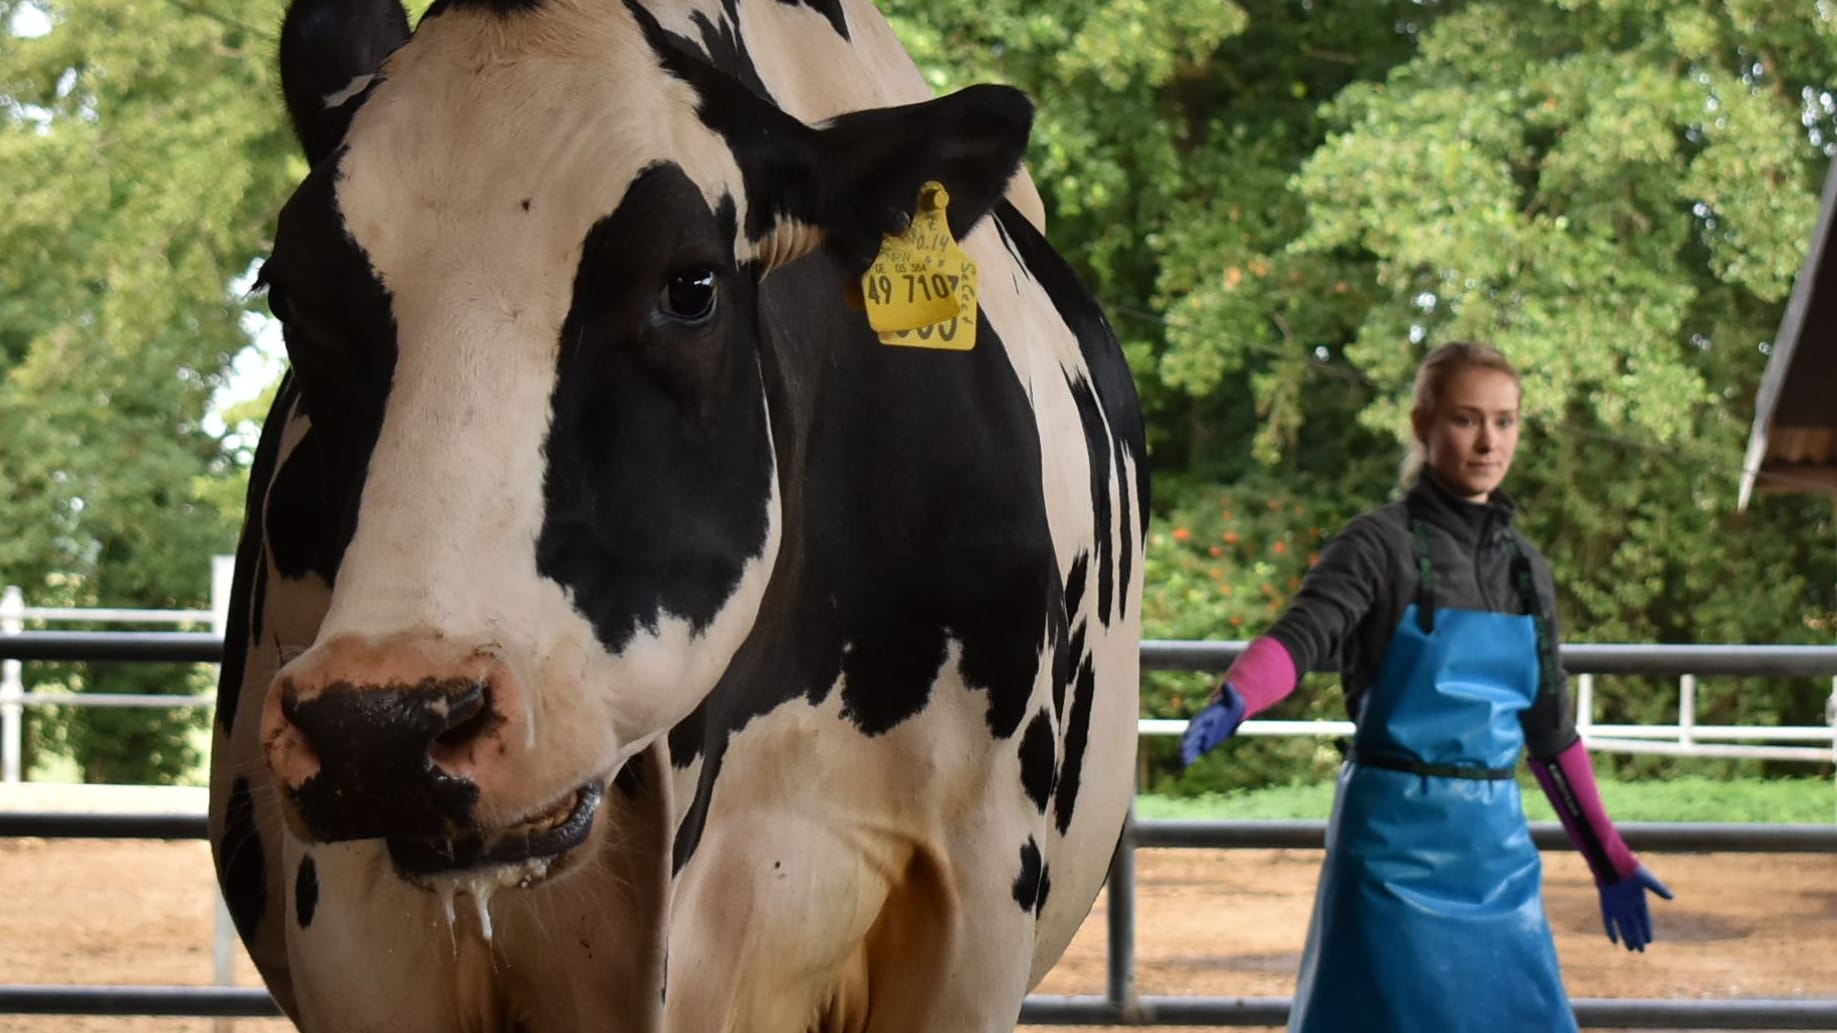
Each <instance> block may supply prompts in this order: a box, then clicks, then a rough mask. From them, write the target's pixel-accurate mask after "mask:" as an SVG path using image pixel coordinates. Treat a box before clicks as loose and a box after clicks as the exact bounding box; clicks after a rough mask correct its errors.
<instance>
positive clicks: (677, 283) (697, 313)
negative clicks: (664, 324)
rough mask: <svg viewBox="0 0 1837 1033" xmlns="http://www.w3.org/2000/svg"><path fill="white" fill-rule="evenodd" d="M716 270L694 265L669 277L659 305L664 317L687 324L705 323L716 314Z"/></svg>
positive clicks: (659, 299) (707, 266) (706, 266)
mask: <svg viewBox="0 0 1837 1033" xmlns="http://www.w3.org/2000/svg"><path fill="white" fill-rule="evenodd" d="M714 287H715V274H714V267H713V266H709V265H698V266H691V267H690V268H688V269H683V270H681V271H679V272H677V273H675V274H674V275H672V276H671V277H670V282H669V283H667V284H665V285H664V288H663V293H662V296H661V297H660V298H658V304H659V305H660V306H661V308H662V309H663V314H664V315H666V316H668V317H670V318H671V319H675V320H680V321H681V322H684V323H701V322H705V321H706V320H707V319H708V317H710V316H712V315H714V296H715V292H714Z"/></svg>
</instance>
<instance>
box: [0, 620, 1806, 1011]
mask: <svg viewBox="0 0 1837 1033" xmlns="http://www.w3.org/2000/svg"><path fill="white" fill-rule="evenodd" d="M1243 646H1244V644H1243V643H1221V642H1147V643H1144V644H1143V647H1142V666H1143V668H1144V669H1146V670H1222V669H1223V668H1225V667H1226V666H1228V665H1229V663H1230V661H1231V660H1232V659H1233V658H1234V657H1235V656H1236V655H1237V653H1238V652H1240V651H1241V650H1242V649H1243ZM220 656H221V642H220V640H219V638H218V636H216V635H213V634H207V633H184V632H164V633H161V632H140V633H125V634H124V633H96V632H24V631H21V632H18V633H15V634H3V635H0V659H6V660H9V661H23V660H98V659H107V660H113V661H137V660H151V661H197V662H211V661H215V660H217V659H219V657H220ZM1562 658H1563V662H1564V666H1565V667H1566V668H1567V669H1568V670H1569V671H1570V672H1571V673H1574V674H1578V675H1593V674H1647V675H1678V676H1686V675H1695V674H1717V675H1769V676H1788V675H1790V676H1826V675H1837V647H1828V646H1773V647H1767V646H1664V645H1586V644H1575V645H1569V646H1565V647H1563V652H1562ZM153 698H154V699H157V700H159V701H160V702H161V703H162V704H164V705H173V704H174V703H178V704H179V705H205V704H208V703H209V702H210V700H209V699H208V697H204V698H203V700H204V703H203V704H200V703H195V702H193V700H195V699H198V698H197V697H169V696H162V697H153ZM54 701H55V702H56V703H59V704H67V703H69V702H70V701H71V700H70V698H69V697H64V696H56V697H54ZM20 703H21V704H23V703H24V700H23V699H22V700H21V701H20ZM1162 724H1166V725H1168V726H1169V727H1166V728H1163V727H1160V725H1159V724H1157V723H1156V722H1152V721H1150V722H1144V728H1143V731H1144V732H1145V733H1148V734H1157V733H1166V732H1171V731H1177V729H1178V727H1183V726H1184V722H1166V723H1162ZM1280 724H1282V723H1280V722H1250V723H1248V724H1247V725H1246V726H1245V734H1282V732H1280V731H1278V730H1277V728H1274V727H1270V726H1279V725H1280ZM1290 724H1304V725H1307V726H1308V728H1307V729H1306V730H1307V731H1308V732H1309V734H1322V733H1323V732H1324V733H1326V734H1344V733H1343V732H1342V731H1341V730H1340V729H1339V728H1338V726H1339V725H1341V724H1343V723H1341V722H1290ZM1259 725H1261V726H1263V727H1262V728H1258V727H1257V726H1259ZM1345 727H1346V729H1348V730H1349V728H1350V726H1349V725H1346V726H1345ZM1679 727H1680V728H1684V727H1689V730H1690V734H1691V737H1692V738H1695V739H1701V738H1703V737H1705V736H1706V735H1707V733H1708V732H1709V731H1711V729H1708V728H1705V727H1700V726H1692V725H1688V723H1687V722H1686V721H1685V720H1682V719H1681V720H1680V725H1679ZM1748 731H1753V730H1745V731H1743V733H1742V734H1744V735H1745V734H1748ZM1759 731H1761V732H1765V731H1768V730H1765V729H1762V730H1759ZM1774 731H1777V730H1774ZM1291 734H1292V733H1291ZM1822 734H1823V735H1826V736H1830V735H1833V734H1837V733H1833V732H1832V730H1831V729H1828V728H1827V729H1823V730H1822ZM1831 756H1832V751H1826V752H1825V757H1826V758H1827V759H1828V758H1829V757H1831ZM1621 830H1622V832H1623V835H1624V836H1625V838H1626V840H1627V842H1628V843H1629V845H1631V846H1633V847H1634V848H1636V849H1641V850H1650V851H1660V852H1662V851H1666V850H1693V851H1694V850H1716V851H1760V852H1815V853H1837V826H1823V825H1818V826H1764V825H1762V826H1755V825H1716V824H1668V823H1632V822H1629V823H1625V824H1623V825H1622V826H1621ZM204 831H205V830H204V818H203V816H201V815H131V816H130V815H74V814H36V815H33V814H17V813H14V814H0V838H4V837H9V836H28V835H29V836H43V837H86V838H97V837H101V838H160V839H181V838H182V839H195V838H201V837H202V836H203V835H204ZM1531 833H1532V837H1533V841H1534V842H1536V843H1537V845H1538V847H1539V848H1540V849H1552V848H1560V847H1563V846H1566V842H1567V841H1566V839H1565V838H1564V836H1563V833H1562V831H1561V828H1560V826H1557V825H1555V824H1554V823H1534V824H1533V825H1532V826H1531ZM1324 841H1325V823H1324V822H1317V821H1292V822H1192V821H1184V822H1183V821H1135V820H1133V819H1132V820H1131V821H1130V822H1129V824H1128V826H1127V827H1126V828H1125V831H1124V834H1123V836H1122V839H1121V841H1120V843H1119V844H1118V847H1117V853H1116V855H1115V858H1114V859H1113V862H1112V867H1111V874H1110V882H1109V890H1108V892H1107V894H1106V901H1107V903H1106V914H1107V920H1108V962H1107V971H1106V991H1105V993H1104V994H1103V995H1102V996H1048V995H1032V996H1029V997H1028V999H1027V1001H1026V1003H1025V1005H1024V1006H1023V1008H1022V1012H1021V1021H1022V1022H1023V1023H1024V1024H1054V1025H1110V1026H1138V1027H1139V1026H1195V1025H1211V1026H1270V1025H1281V1024H1282V1023H1284V1022H1285V1021H1286V1017H1287V1013H1288V1009H1289V1003H1290V1002H1289V999H1287V998H1274V997H1253V998H1244V997H1231V998H1209V997H1167V996H1154V995H1147V996H1144V995H1140V994H1137V993H1136V991H1135V892H1136V886H1135V875H1134V872H1135V852H1136V851H1137V850H1139V849H1157V848H1173V847H1182V848H1205V849H1242V848H1253V847H1266V848H1308V849H1318V848H1320V847H1321V846H1323V845H1324ZM220 982H221V980H220ZM1572 1004H1573V1006H1574V1008H1575V1012H1576V1016H1577V1019H1578V1021H1579V1022H1580V1023H1581V1024H1582V1025H1583V1026H1585V1027H1603V1026H1611V1027H1619V1028H1668V1029H1679V1030H1681V1029H1833V1030H1837V999H1829V1000H1784V999H1781V1000H1774V999H1746V1000H1723V1001H1704V1000H1625V999H1606V998H1578V999H1576V1000H1574V1001H1572ZM8 1013H12V1014H23V1013H32V1014H91V1015H96V1014H100V1015H160V1016H203V1017H266V1016H274V1015H278V1014H279V1011H278V1009H277V1008H276V1007H275V1005H274V1003H273V1001H272V999H271V998H269V997H268V995H267V994H266V993H265V992H264V991H261V990H257V989H246V988H236V987H230V986H222V985H219V986H216V987H119V986H110V987H82V986H0V1014H8Z"/></svg>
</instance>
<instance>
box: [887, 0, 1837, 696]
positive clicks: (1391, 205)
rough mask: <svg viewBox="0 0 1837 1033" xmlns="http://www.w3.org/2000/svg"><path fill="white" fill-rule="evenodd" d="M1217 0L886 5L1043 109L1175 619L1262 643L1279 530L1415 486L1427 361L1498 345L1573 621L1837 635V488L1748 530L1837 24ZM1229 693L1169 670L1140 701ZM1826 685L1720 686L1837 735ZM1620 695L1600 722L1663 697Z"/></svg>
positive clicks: (1778, 11)
mask: <svg viewBox="0 0 1837 1033" xmlns="http://www.w3.org/2000/svg"><path fill="white" fill-rule="evenodd" d="M1194 6H1195V5H1149V4H1139V3H1130V2H1126V0H1084V2H1081V3H1074V4H1064V5H1055V7H1054V8H1053V11H1052V13H1051V14H1045V13H1037V12H1036V11H1035V6H1034V5H1028V4H1023V3H1020V2H1018V0H979V2H976V3H967V2H963V3H949V4H943V3H924V4H919V3H917V2H911V3H895V4H893V5H892V8H893V10H894V12H895V16H896V22H898V23H899V24H900V25H901V26H902V28H904V29H905V31H906V34H907V38H908V39H909V40H912V39H916V40H917V41H918V44H919V45H918V46H917V47H915V53H916V54H917V55H918V56H919V59H920V61H921V63H923V64H925V65H927V67H928V68H929V69H930V71H931V74H932V76H933V80H934V82H936V83H937V84H939V85H941V86H942V85H958V84H961V83H962V82H965V81H967V80H970V79H976V78H995V79H1002V80H1006V81H1009V82H1013V83H1015V84H1016V85H1019V86H1021V87H1023V88H1025V89H1027V90H1028V91H1029V92H1031V93H1032V94H1033V95H1034V96H1035V97H1036V98H1037V99H1038V100H1039V101H1040V104H1041V114H1040V118H1039V128H1038V130H1037V132H1036V137H1037V139H1036V142H1035V145H1034V148H1033V151H1032V152H1031V153H1030V156H1029V157H1030V165H1031V168H1032V169H1033V171H1034V174H1035V176H1036V179H1037V180H1038V181H1039V183H1040V186H1041V192H1042V195H1043V196H1044V197H1045V199H1046V201H1047V205H1048V226H1049V234H1050V235H1051V236H1052V237H1053V239H1054V240H1055V242H1056V243H1057V244H1058V245H1059V246H1060V248H1061V249H1062V250H1066V251H1067V252H1069V253H1070V254H1072V255H1073V256H1074V258H1075V260H1076V261H1077V262H1078V264H1079V265H1080V267H1081V270H1082V271H1083V272H1084V274H1085V275H1086V277H1087V278H1088V279H1089V280H1091V281H1092V282H1093V284H1094V285H1095V286H1096V288H1097V290H1098V292H1099V294H1100V295H1101V296H1102V298H1103V300H1104V301H1105V304H1106V306H1107V307H1108V309H1109V310H1110V312H1111V313H1112V315H1113V316H1114V317H1116V318H1115V322H1116V323H1117V325H1118V327H1119V329H1120V330H1121V333H1122V336H1123V338H1124V340H1125V342H1126V343H1127V346H1128V349H1129V353H1130V357H1131V363H1132V366H1133V367H1134V369H1135V371H1136V373H1137V376H1138V380H1139V381H1140V383H1141V385H1142V388H1143V392H1144V395H1145V398H1146V399H1147V401H1148V404H1149V419H1150V441H1151V446H1152V448H1153V452H1154V463H1155V473H1156V484H1157V495H1158V497H1159V505H1158V507H1157V516H1158V518H1159V523H1158V527H1157V529H1156V530H1155V533H1154V534H1153V535H1152V536H1151V539H1150V544H1149V548H1150V566H1149V570H1150V574H1151V583H1150V585H1149V592H1150V595H1151V599H1150V603H1149V608H1148V614H1149V620H1150V627H1149V632H1150V634H1158V635H1170V634H1172V635H1184V636H1194V635H1199V636H1203V637H1241V636H1243V635H1247V634H1251V633H1254V631H1255V630H1256V629H1257V628H1259V627H1260V626H1261V624H1262V623H1263V622H1264V621H1265V620H1266V617H1265V616H1264V613H1265V612H1266V611H1267V610H1268V607H1269V604H1270V600H1269V599H1268V597H1267V595H1266V594H1265V592H1264V586H1265V585H1270V586H1273V587H1274V588H1275V589H1276V591H1277V593H1278V594H1282V592H1281V589H1282V586H1283V585H1285V584H1292V582H1293V579H1294V578H1295V577H1297V576H1298V575H1299V573H1300V572H1301V570H1303V569H1305V563H1304V562H1303V561H1302V560H1300V559H1299V558H1297V556H1296V554H1295V552H1293V551H1291V552H1290V553H1289V554H1288V555H1287V556H1277V555H1275V553H1274V551H1273V546H1274V544H1276V543H1286V544H1289V545H1290V546H1291V547H1293V546H1294V545H1295V544H1297V543H1296V542H1295V541H1294V540H1293V535H1294V534H1296V533H1297V532H1305V531H1306V530H1308V529H1311V528H1314V527H1326V528H1328V529H1331V528H1333V527H1336V526H1337V525H1338V524H1339V523H1340V522H1342V521H1343V520H1344V519H1345V518H1346V517H1348V516H1350V515H1351V514H1352V513H1353V512H1356V511H1357V510H1359V509H1362V508H1365V507H1367V506H1370V505H1373V504H1376V503H1378V502H1380V501H1382V500H1383V499H1384V498H1385V497H1386V495H1387V494H1388V493H1389V492H1390V491H1391V490H1393V482H1394V477H1395V469H1396V466H1395V464H1396V461H1397V459H1398V458H1399V457H1400V455H1401V444H1402V441H1401V439H1402V432H1403V430H1404V428H1405V427H1406V420H1405V418H1404V407H1405V405H1406V397H1407V393H1408V382H1409V378H1410V375H1411V371H1412V369H1413V367H1414V366H1415V364H1416V362H1417V361H1418V359H1419V358H1420V357H1421V355H1422V354H1423V353H1424V352H1425V351H1426V349H1427V348H1429V347H1431V346H1433V345H1435V344H1439V343H1441V342H1443V341H1447V340H1452V339H1457V338H1462V337H1469V338H1484V339H1489V340H1492V341H1494V342H1496V343H1498V344H1500V345H1501V346H1502V347H1503V348H1504V349H1505V350H1506V352H1507V353H1508V354H1509V355H1511V356H1513V357H1514V358H1515V360H1516V361H1517V362H1518V363H1519V365H1520V366H1521V368H1522V369H1523V370H1524V371H1525V373H1526V381H1527V384H1526V386H1527V407H1528V411H1527V415H1528V417H1529V418H1530V420H1531V424H1532V426H1531V434H1530V437H1529V439H1528V440H1527V443H1526V449H1525V452H1524V458H1523V459H1522V460H1521V464H1520V468H1519V469H1518V470H1517V471H1516V472H1515V473H1514V476H1513V488H1514V489H1515V490H1516V491H1517V492H1518V493H1519V494H1520V495H1521V496H1523V498H1524V500H1525V501H1526V503H1527V507H1526V509H1527V521H1526V522H1527V530H1528V531H1529V533H1530V534H1531V535H1532V536H1533V537H1534V538H1535V539H1536V540H1538V541H1539V542H1540V543H1543V544H1545V545H1546V546H1547V551H1548V552H1549V554H1550V556H1551V559H1552V562H1553V564H1554V566H1555V567H1556V570H1557V575H1558V580H1559V583H1560V584H1561V585H1562V588H1563V602H1562V609H1563V615H1564V616H1565V618H1566V619H1567V622H1566V623H1567V626H1566V630H1567V632H1568V634H1569V637H1571V638H1573V639H1583V640H1596V641H1603V640H1608V641H1639V640H1657V641H1706V642H1708V641H1755V642H1782V641H1783V642H1792V641H1809V640H1815V639H1817V638H1820V637H1824V638H1828V628H1829V626H1830V624H1829V623H1828V622H1829V615H1830V613H1831V612H1832V610H1833V608H1834V604H1833V600H1832V597H1831V591H1832V590H1831V586H1830V585H1829V584H1828V579H1825V580H1823V581H1821V580H1819V579H1817V578H1807V577H1806V576H1805V575H1804V573H1803V572H1805V571H1808V570H1810V571H1828V570H1830V569H1831V564H1830V561H1829V556H1828V543H1829V542H1830V540H1831V537H1832V533H1831V524H1830V512H1829V508H1828V505H1827V503H1825V502H1824V501H1823V500H1788V499H1769V500H1766V501H1765V502H1764V503H1763V504H1762V505H1760V506H1759V507H1757V511H1756V512H1754V513H1751V514H1746V515H1742V514H1736V513H1734V512H1733V502H1734V488H1735V483H1736V476H1737V474H1736V471H1737V469H1738V466H1739V462H1740V456H1741V446H1742V443H1743V441H1744V440H1745V437H1746V433H1747V427H1748V424H1749V422H1750V420H1751V419H1752V407H1751V399H1752V397H1753V391H1754V387H1755V384H1756V382H1757V380H1758V378H1759V375H1760V372H1761V370H1762V368H1763V366H1764V364H1765V354H1764V349H1765V346H1766V342H1767V340H1768V338H1769V336H1770V335H1771V334H1772V333H1773V332H1774V328H1775V327H1777V326H1778V324H1779V319H1780V315H1781V310H1782V306H1783V302H1784V299H1785V295H1786V293H1787V291H1788V290H1789V288H1790V285H1791V282H1792V278H1793V276H1794V274H1795V273H1796V271H1797V269H1798V267H1799V264H1800V262H1801V261H1802V260H1803V257H1804V252H1805V246H1806V237H1807V235H1808V234H1809V231H1810V229H1811V227H1812V224H1813V222H1814V217H1815V209H1816V202H1817V184H1818V183H1819V182H1820V180H1821V177H1822V173H1823V170H1824V167H1825V165H1826V163H1827V161H1828V154H1829V149H1830V146H1831V143H1832V141H1833V139H1837V125H1833V120H1832V112H1833V108H1834V107H1837V104H1834V103H1833V101H1832V100H1831V99H1830V98H1831V93H1832V90H1831V86H1832V84H1831V72H1830V69H1832V68H1833V67H1837V62H1834V61H1833V59H1834V58H1837V16H1834V15H1832V14H1831V13H1830V12H1829V10H1828V9H1827V8H1828V5H1790V4H1788V5H1780V4H1773V3H1765V2H1762V0H1743V2H1735V3H1722V2H1720V0H1716V2H1710V0H1687V2H1681V3H1680V2H1672V0H1493V2H1466V3H1463V2H1441V3H1436V2H1429V3H1417V2H1409V3H1372V4H1358V5H1327V4H1318V3H1309V2H1303V0H1268V2H1260V0H1244V2H1242V3H1239V4H1237V5H1218V6H1215V7H1214V6H1206V5H1198V6H1206V9H1207V11H1208V12H1209V13H1208V14H1207V15H1205V16H1200V15H1195V14H1193V13H1191V12H1190V11H1189V10H1188V8H1191V7H1194ZM1201 17H1205V18H1209V20H1207V21H1204V22H1202V23H1200V24H1192V23H1191V22H1190V20H1192V19H1198V18H1201ZM1258 503H1262V505H1259V504H1258ZM1267 507H1274V510H1273V511H1274V512H1279V513H1283V514H1288V516H1287V517H1286V519H1285V521H1283V522H1281V527H1279V528H1278V527H1271V526H1269V524H1268V521H1267V519H1266V508H1267ZM1252 513H1254V514H1256V516H1255V518H1251V517H1249V516H1248V514H1252ZM1278 532H1280V533H1278ZM1226 536H1230V537H1231V538H1234V539H1235V540H1236V541H1237V542H1240V543H1244V542H1253V541H1254V542H1257V543H1259V544H1258V545H1257V547H1256V549H1255V552H1254V555H1249V554H1245V552H1244V551H1243V550H1242V549H1239V548H1235V547H1233V545H1232V543H1231V542H1230V541H1228V540H1226ZM1820 629H1822V630H1820ZM1206 688H1207V686H1206V685H1205V683H1204V680H1203V679H1201V678H1197V677H1190V676H1157V677H1156V678H1154V679H1151V680H1150V682H1149V685H1148V691H1147V692H1146V694H1145V707H1146V708H1148V709H1149V711H1150V712H1151V713H1160V714H1179V713H1182V712H1185V711H1187V710H1189V709H1190V708H1191V707H1192V706H1193V705H1194V704H1195V703H1197V702H1198V701H1199V700H1200V699H1201V698H1202V697H1203V692H1204V691H1205V689H1206ZM1665 691H1668V690H1665ZM1817 692H1818V687H1817V686H1815V685H1813V684H1811V683H1810V682H1808V681H1801V682H1792V683H1772V684H1766V685H1760V684H1752V685H1737V686H1723V685H1718V686H1717V688H1716V689H1715V690H1714V691H1713V692H1712V693H1711V694H1710V697H1709V699H1708V700H1707V705H1708V706H1709V707H1710V708H1711V712H1710V713H1709V714H1706V715H1705V719H1720V717H1721V716H1723V715H1727V716H1729V717H1730V718H1731V719H1733V717H1734V714H1735V712H1737V711H1740V712H1743V713H1744V714H1745V715H1747V716H1750V717H1751V716H1754V715H1784V714H1787V713H1792V714H1796V715H1797V719H1798V720H1804V721H1815V720H1816V719H1817V716H1816V715H1817V713H1818V711H1817V703H1816V695H1817ZM1604 695H1605V697H1606V702H1607V704H1608V706H1609V707H1610V708H1611V709H1610V710H1609V711H1608V712H1606V713H1603V714H1600V715H1597V716H1599V717H1605V718H1616V717H1632V718H1648V719H1649V718H1653V717H1657V716H1659V713H1660V711H1661V708H1663V707H1664V706H1666V705H1667V704H1668V702H1669V700H1667V699H1665V698H1661V697H1662V695H1663V692H1661V691H1658V690H1657V687H1655V686H1652V685H1648V684H1642V683H1637V682H1623V683H1620V684H1619V685H1617V686H1611V687H1609V688H1608V689H1607V691H1606V692H1605V693H1604ZM1322 696H1326V697H1327V698H1325V699H1322V698H1320V697H1322ZM1286 706H1291V707H1293V708H1295V709H1297V710H1305V711H1306V712H1310V713H1314V714H1317V715H1320V716H1329V715H1331V716H1337V713H1336V711H1337V710H1338V706H1337V700H1334V699H1332V698H1331V695H1330V694H1324V693H1323V694H1314V698H1311V699H1308V700H1306V701H1297V702H1296V703H1294V704H1289V705H1286Z"/></svg>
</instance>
